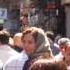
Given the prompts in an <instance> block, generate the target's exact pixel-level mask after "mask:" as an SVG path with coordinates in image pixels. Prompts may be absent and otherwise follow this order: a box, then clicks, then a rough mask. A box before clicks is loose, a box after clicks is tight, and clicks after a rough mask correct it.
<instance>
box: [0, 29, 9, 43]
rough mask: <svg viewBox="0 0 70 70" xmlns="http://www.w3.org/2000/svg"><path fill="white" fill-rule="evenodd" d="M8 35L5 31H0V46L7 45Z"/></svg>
mask: <svg viewBox="0 0 70 70" xmlns="http://www.w3.org/2000/svg"><path fill="white" fill-rule="evenodd" d="M9 37H10V34H9V33H8V32H7V31H6V30H2V31H0V43H1V44H8V42H9Z"/></svg>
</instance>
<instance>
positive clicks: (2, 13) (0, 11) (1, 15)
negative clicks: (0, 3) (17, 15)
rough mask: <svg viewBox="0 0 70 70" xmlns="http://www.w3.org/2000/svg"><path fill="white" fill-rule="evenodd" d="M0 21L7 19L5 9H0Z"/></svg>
mask: <svg viewBox="0 0 70 70" xmlns="http://www.w3.org/2000/svg"><path fill="white" fill-rule="evenodd" d="M0 19H7V9H6V8H0Z"/></svg>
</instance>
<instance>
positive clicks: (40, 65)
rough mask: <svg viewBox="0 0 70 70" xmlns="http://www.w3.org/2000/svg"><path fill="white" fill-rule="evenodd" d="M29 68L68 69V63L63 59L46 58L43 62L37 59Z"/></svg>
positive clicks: (34, 69) (41, 69) (36, 69)
mask: <svg viewBox="0 0 70 70" xmlns="http://www.w3.org/2000/svg"><path fill="white" fill-rule="evenodd" d="M39 60H40V59H39ZM43 60H44V59H43ZM46 60H47V59H46ZM29 70H67V65H66V64H65V63H64V62H63V61H59V62H51V61H50V60H49V61H45V60H44V62H43V61H38V60H37V61H35V62H34V63H33V64H32V65H31V66H30V68H29Z"/></svg>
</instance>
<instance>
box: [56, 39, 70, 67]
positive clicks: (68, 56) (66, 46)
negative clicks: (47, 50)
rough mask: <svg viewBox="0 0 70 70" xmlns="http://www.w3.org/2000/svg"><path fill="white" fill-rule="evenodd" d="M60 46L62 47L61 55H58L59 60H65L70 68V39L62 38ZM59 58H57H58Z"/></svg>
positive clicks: (59, 42) (59, 41)
mask: <svg viewBox="0 0 70 70" xmlns="http://www.w3.org/2000/svg"><path fill="white" fill-rule="evenodd" d="M58 44H59V47H60V51H61V52H60V54H61V55H60V54H59V55H58V58H59V59H58V58H57V59H58V60H61V59H62V60H64V61H65V62H66V63H67V65H68V68H69V67H70V39H69V38H61V39H59V40H58ZM56 57H57V56H56Z"/></svg>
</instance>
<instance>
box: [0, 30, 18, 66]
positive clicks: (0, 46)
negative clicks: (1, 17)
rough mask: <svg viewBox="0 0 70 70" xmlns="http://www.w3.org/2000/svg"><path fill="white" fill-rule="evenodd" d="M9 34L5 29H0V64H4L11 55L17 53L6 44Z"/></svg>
mask: <svg viewBox="0 0 70 70" xmlns="http://www.w3.org/2000/svg"><path fill="white" fill-rule="evenodd" d="M9 36H10V35H9V33H8V32H7V31H5V30H2V31H0V63H1V62H2V65H3V64H5V63H6V61H7V60H8V59H10V58H11V57H12V56H15V55H17V54H18V53H17V52H16V51H15V50H13V49H12V48H11V47H10V46H9V45H8V42H9ZM0 66H1V65H0Z"/></svg>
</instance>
